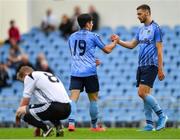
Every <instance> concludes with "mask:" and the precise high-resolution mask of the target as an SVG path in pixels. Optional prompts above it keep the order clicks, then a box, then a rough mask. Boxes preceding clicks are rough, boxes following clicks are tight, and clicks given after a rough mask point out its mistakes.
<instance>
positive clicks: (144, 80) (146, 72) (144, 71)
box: [136, 65, 158, 88]
mask: <svg viewBox="0 0 180 140" xmlns="http://www.w3.org/2000/svg"><path fill="white" fill-rule="evenodd" d="M157 74H158V67H157V66H154V65H151V66H141V67H138V70H137V74H136V80H137V84H136V86H137V87H139V84H143V85H147V86H149V87H151V88H153V84H154V81H155V79H156V76H157Z"/></svg>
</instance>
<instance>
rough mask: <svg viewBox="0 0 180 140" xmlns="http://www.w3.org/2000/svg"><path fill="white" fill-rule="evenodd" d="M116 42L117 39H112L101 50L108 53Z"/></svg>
mask: <svg viewBox="0 0 180 140" xmlns="http://www.w3.org/2000/svg"><path fill="white" fill-rule="evenodd" d="M117 42H118V39H116V40H113V41H112V42H111V43H110V44H108V45H106V46H105V47H104V48H103V51H104V52H105V53H107V54H108V53H111V52H112V50H113V49H114V48H115V47H116V44H117Z"/></svg>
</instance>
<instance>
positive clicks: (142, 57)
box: [111, 4, 168, 131]
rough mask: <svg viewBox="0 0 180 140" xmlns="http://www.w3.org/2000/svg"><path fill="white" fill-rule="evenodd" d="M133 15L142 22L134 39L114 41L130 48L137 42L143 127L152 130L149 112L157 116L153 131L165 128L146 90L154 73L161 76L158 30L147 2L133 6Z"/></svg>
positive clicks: (160, 113) (161, 47)
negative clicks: (134, 7) (142, 102)
mask: <svg viewBox="0 0 180 140" xmlns="http://www.w3.org/2000/svg"><path fill="white" fill-rule="evenodd" d="M137 16H138V19H139V20H140V22H141V23H144V26H142V27H141V28H140V29H139V30H138V32H137V35H136V37H135V39H133V40H132V41H126V42H125V41H122V40H120V39H119V41H118V42H117V44H119V45H121V46H123V47H125V48H129V49H133V48H135V47H136V46H137V45H138V46H139V47H140V51H139V61H138V64H139V66H138V70H137V76H136V78H137V87H138V94H139V96H140V97H141V98H142V99H143V101H144V110H145V116H146V123H147V125H146V126H145V127H144V129H143V130H145V131H152V130H154V126H153V118H152V113H153V111H154V112H155V113H156V115H157V116H158V118H159V119H158V122H157V127H156V130H161V129H163V128H165V125H166V122H167V119H168V117H167V116H166V115H165V114H164V113H163V111H162V109H161V107H160V106H159V104H158V102H157V100H156V99H155V98H154V97H153V96H152V95H151V94H150V91H151V88H153V83H154V81H155V78H156V76H157V75H158V78H159V80H160V81H161V80H163V79H164V78H165V75H164V72H163V51H162V49H163V45H162V33H161V30H160V27H159V25H158V24H157V23H155V22H154V21H153V20H152V19H151V9H150V7H149V6H148V5H146V4H143V5H140V6H139V7H137ZM117 38H118V36H117V35H113V36H112V37H111V39H112V40H114V39H117Z"/></svg>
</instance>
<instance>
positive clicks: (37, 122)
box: [23, 104, 53, 137]
mask: <svg viewBox="0 0 180 140" xmlns="http://www.w3.org/2000/svg"><path fill="white" fill-rule="evenodd" d="M46 106H47V105H46V104H38V105H30V106H29V109H28V110H27V111H28V112H27V113H26V114H25V115H24V117H23V120H24V121H25V122H27V123H28V124H30V125H32V126H35V127H37V128H41V129H42V130H43V136H44V137H47V136H49V135H50V133H51V132H52V130H53V128H52V127H50V126H48V125H47V124H45V123H44V122H43V120H42V119H41V118H40V117H39V116H38V115H37V114H36V113H37V110H42V109H43V108H44V107H46ZM48 106H49V105H48Z"/></svg>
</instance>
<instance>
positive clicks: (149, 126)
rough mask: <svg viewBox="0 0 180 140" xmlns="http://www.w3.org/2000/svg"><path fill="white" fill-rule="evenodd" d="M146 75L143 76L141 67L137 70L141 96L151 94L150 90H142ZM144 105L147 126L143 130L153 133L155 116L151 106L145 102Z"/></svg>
mask: <svg viewBox="0 0 180 140" xmlns="http://www.w3.org/2000/svg"><path fill="white" fill-rule="evenodd" d="M143 77H144V75H143V71H142V69H141V67H139V68H138V69H137V74H136V80H137V85H136V86H137V87H139V88H138V93H139V96H141V94H142V95H144V94H147V93H150V89H149V88H148V89H146V90H144V88H140V87H142V86H143V85H142V86H140V83H141V80H144V78H143ZM142 99H143V98H142ZM143 103H144V112H145V117H146V124H147V125H146V126H145V127H144V129H143V130H145V131H151V130H153V128H154V127H153V119H152V114H153V110H152V108H151V106H149V105H148V104H147V103H146V102H145V101H144V102H143Z"/></svg>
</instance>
